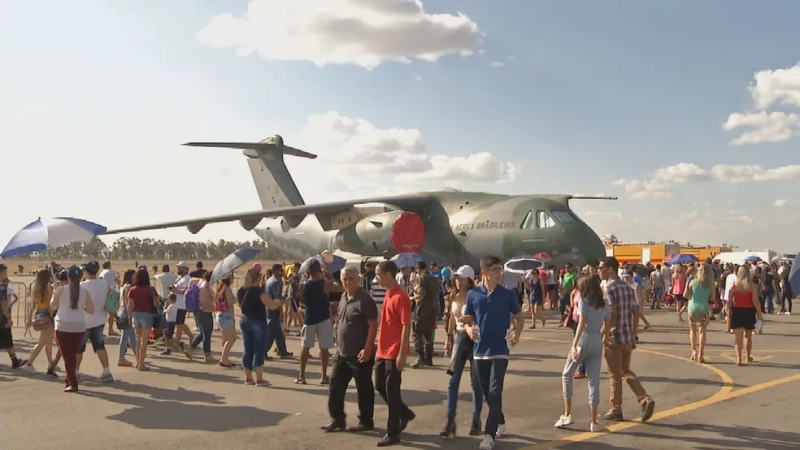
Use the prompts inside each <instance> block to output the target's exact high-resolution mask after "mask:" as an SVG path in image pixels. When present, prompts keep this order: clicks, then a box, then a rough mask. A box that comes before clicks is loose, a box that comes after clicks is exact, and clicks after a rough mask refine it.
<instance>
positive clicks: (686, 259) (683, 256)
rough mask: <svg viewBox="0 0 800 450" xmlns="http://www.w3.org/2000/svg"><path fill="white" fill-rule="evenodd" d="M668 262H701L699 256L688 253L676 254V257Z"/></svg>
mask: <svg viewBox="0 0 800 450" xmlns="http://www.w3.org/2000/svg"><path fill="white" fill-rule="evenodd" d="M667 262H668V263H670V264H692V263H696V262H700V260H699V259H697V256H694V255H688V254H686V253H681V254H680V255H678V256H676V257H674V258H672V259H669V260H668V261H667Z"/></svg>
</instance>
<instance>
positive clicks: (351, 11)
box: [197, 0, 481, 68]
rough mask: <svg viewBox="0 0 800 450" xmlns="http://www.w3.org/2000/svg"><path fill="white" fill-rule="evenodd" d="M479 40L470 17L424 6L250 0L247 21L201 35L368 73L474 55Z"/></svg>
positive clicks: (417, 2) (222, 19) (221, 19)
mask: <svg viewBox="0 0 800 450" xmlns="http://www.w3.org/2000/svg"><path fill="white" fill-rule="evenodd" d="M480 36H481V32H480V31H479V29H478V24H477V23H475V22H474V21H472V20H471V19H470V18H469V17H467V16H465V15H463V14H460V13H458V14H432V13H428V12H426V11H425V8H424V6H423V4H422V1H421V0H379V1H376V0H292V1H285V0H250V2H249V3H248V5H247V11H246V13H244V15H241V16H234V15H233V14H231V13H225V14H222V15H219V16H216V17H213V18H212V19H211V23H210V24H209V25H208V26H207V27H206V28H204V29H203V30H201V31H200V32H198V33H197V39H198V40H199V41H200V42H202V43H206V44H209V45H211V46H213V47H218V48H234V49H236V51H237V53H238V54H239V55H243V56H244V55H248V54H250V53H253V52H256V53H258V54H259V55H261V56H262V57H264V58H268V59H277V60H301V61H310V62H312V63H314V64H316V65H318V66H324V65H326V64H354V65H358V66H362V67H365V68H373V67H376V66H378V65H379V64H381V63H382V62H384V61H400V62H403V63H408V62H410V61H411V59H419V60H423V61H436V60H437V59H439V58H440V57H442V56H445V55H451V54H461V55H469V54H471V53H472V51H473V48H474V47H475V46H476V45H477V44H478V41H479V38H480Z"/></svg>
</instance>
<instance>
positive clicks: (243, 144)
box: [183, 142, 317, 159]
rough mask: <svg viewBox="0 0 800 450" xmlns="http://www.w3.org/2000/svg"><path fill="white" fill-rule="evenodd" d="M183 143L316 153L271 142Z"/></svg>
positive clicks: (300, 154) (309, 155) (301, 154)
mask: <svg viewBox="0 0 800 450" xmlns="http://www.w3.org/2000/svg"><path fill="white" fill-rule="evenodd" d="M183 145H187V146H189V147H211V148H236V149H240V150H255V151H258V150H281V151H283V154H284V155H289V156H297V157H299V158H308V159H316V158H317V155H315V154H313V153H308V152H306V151H303V150H300V149H296V148H294V147H289V146H288V145H282V144H281V145H278V144H275V143H272V142H187V143H185V144H183Z"/></svg>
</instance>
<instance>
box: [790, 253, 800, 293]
mask: <svg viewBox="0 0 800 450" xmlns="http://www.w3.org/2000/svg"><path fill="white" fill-rule="evenodd" d="M789 284H791V285H792V293H793V294H794V295H797V293H798V292H800V255H797V257H796V258H795V259H794V263H793V264H792V268H791V269H789Z"/></svg>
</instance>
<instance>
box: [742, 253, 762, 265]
mask: <svg viewBox="0 0 800 450" xmlns="http://www.w3.org/2000/svg"><path fill="white" fill-rule="evenodd" d="M744 260H745V262H751V263H757V262H760V261H761V258H759V257H758V256H756V255H750V256H748V257H747V258H745V259H744Z"/></svg>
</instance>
